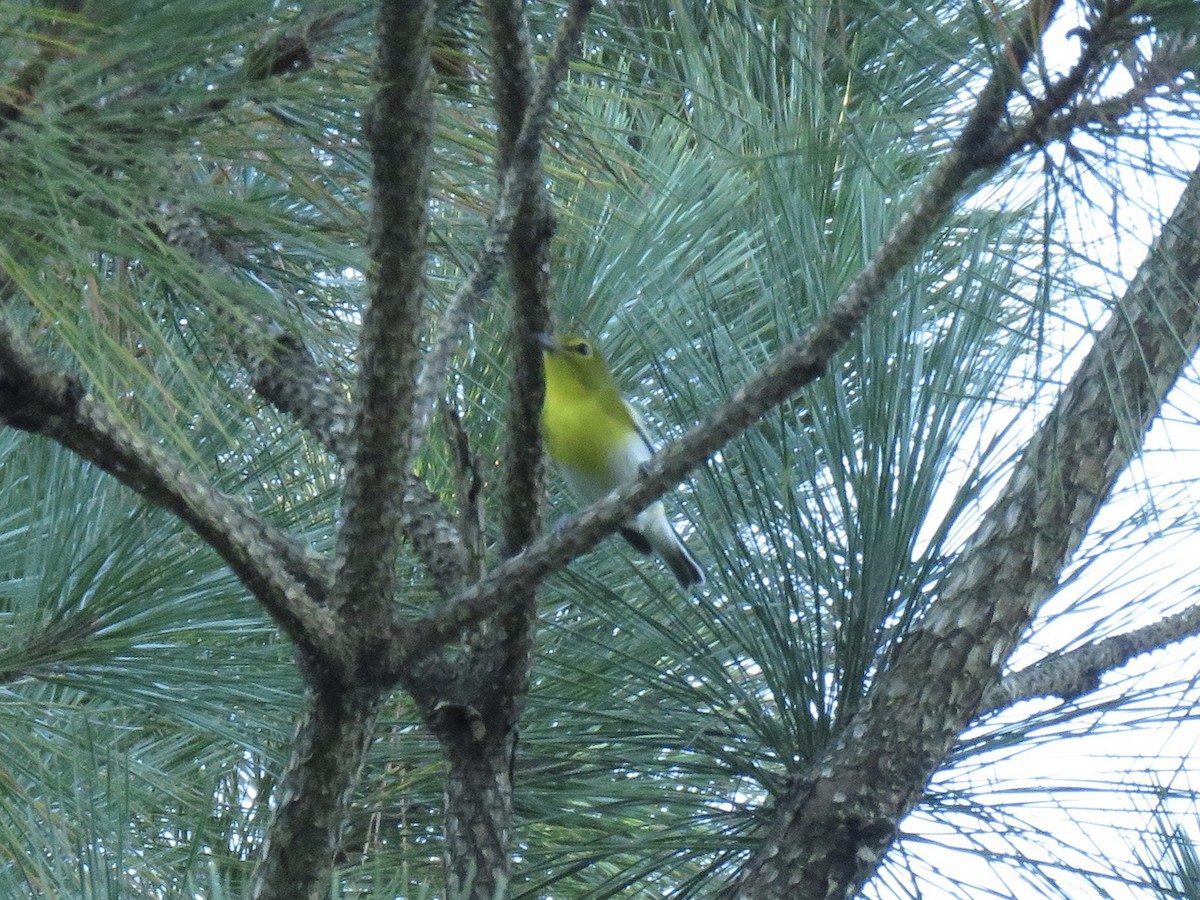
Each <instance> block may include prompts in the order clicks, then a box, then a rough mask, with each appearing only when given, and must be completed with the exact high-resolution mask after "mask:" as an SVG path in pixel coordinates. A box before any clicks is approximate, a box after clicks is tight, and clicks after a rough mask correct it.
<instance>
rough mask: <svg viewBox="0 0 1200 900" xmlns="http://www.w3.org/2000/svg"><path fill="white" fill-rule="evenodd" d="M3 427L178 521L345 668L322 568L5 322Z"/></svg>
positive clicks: (299, 634) (305, 641)
mask: <svg viewBox="0 0 1200 900" xmlns="http://www.w3.org/2000/svg"><path fill="white" fill-rule="evenodd" d="M0 419H2V420H3V421H4V422H5V423H6V424H8V425H10V426H11V427H13V428H20V429H22V430H25V431H30V432H33V433H35V434H40V435H42V436H44V437H48V438H51V439H53V440H55V441H57V442H58V443H60V444H62V445H63V446H64V447H66V448H67V449H69V450H72V451H74V452H75V453H77V454H78V455H79V456H80V457H82V458H83V459H86V460H88V461H89V462H91V463H94V464H95V465H97V466H99V467H100V468H102V469H103V470H104V471H106V472H108V473H110V474H111V475H113V476H114V477H116V478H117V479H118V480H119V481H120V482H121V483H122V484H124V485H126V486H127V487H130V488H132V489H133V490H134V491H136V492H137V493H138V494H139V495H141V496H142V497H144V498H145V499H147V500H149V501H150V502H152V503H154V504H156V505H158V506H161V507H163V508H164V509H167V510H169V511H171V512H173V513H175V515H177V516H179V518H180V519H182V520H183V521H184V522H186V523H187V524H188V525H189V526H191V528H192V529H193V530H194V531H195V532H196V533H197V534H198V535H200V537H201V538H203V539H204V541H205V542H206V543H208V544H209V546H211V547H212V548H213V549H214V550H216V551H217V553H219V554H220V555H221V557H222V558H223V559H224V560H225V561H226V562H227V563H228V564H229V566H230V567H231V568H232V569H233V571H234V572H235V573H236V574H237V576H238V578H240V579H241V581H242V583H243V584H245V585H246V587H247V588H248V589H249V590H250V592H251V593H253V594H254V596H255V597H257V598H258V599H259V600H260V601H261V602H262V604H263V605H264V606H265V607H266V609H267V611H268V612H269V613H270V614H271V616H272V618H274V619H275V621H276V622H277V623H278V624H279V626H280V627H281V628H282V629H283V630H284V631H285V632H286V633H287V634H288V636H289V637H291V638H292V639H293V640H294V641H296V643H297V644H298V645H299V646H300V647H301V648H303V649H304V650H306V651H308V652H309V653H310V654H311V655H312V656H313V658H315V659H320V660H323V661H325V662H326V664H327V665H329V666H330V667H332V668H334V669H337V668H340V667H341V666H343V665H345V662H346V661H347V660H348V659H349V657H348V655H347V651H346V648H345V645H344V644H343V642H342V639H341V637H340V635H339V634H338V631H337V628H336V625H335V623H334V621H333V618H332V617H331V616H330V615H329V613H328V612H327V611H326V610H325V609H324V608H323V607H322V606H320V605H319V604H320V603H321V602H322V601H323V600H324V599H325V596H326V594H327V592H328V590H329V587H330V579H329V577H328V575H327V573H326V572H325V570H324V568H323V561H322V560H321V559H320V558H319V557H317V556H316V555H315V554H313V553H312V551H311V550H309V549H308V548H307V547H304V546H302V545H300V544H298V543H297V542H295V541H294V540H292V539H291V538H290V537H289V536H288V535H286V534H284V533H283V532H281V531H279V530H278V529H276V528H274V527H273V526H271V525H269V524H268V523H266V522H264V521H263V520H262V519H260V518H259V517H258V516H257V515H256V514H255V513H254V512H253V511H252V510H250V509H249V508H248V507H246V506H245V504H243V503H240V502H238V501H236V500H233V499H231V498H230V497H227V496H225V495H224V494H221V493H219V492H218V491H216V490H214V489H213V488H211V487H210V486H208V485H206V484H204V483H202V482H199V481H197V480H196V479H195V478H193V477H192V476H191V474H189V473H188V472H187V471H186V470H185V469H184V468H183V466H182V465H181V464H180V463H179V462H178V461H177V460H176V459H174V458H173V457H171V456H170V455H168V454H167V453H166V452H165V451H163V450H162V449H161V448H160V447H159V446H158V445H157V444H154V443H152V442H151V441H149V440H147V439H146V438H145V437H144V436H143V435H141V434H138V433H137V432H135V431H133V430H132V429H131V428H129V427H128V426H127V425H125V424H124V423H122V422H121V421H120V420H118V419H117V418H116V417H115V416H113V415H112V413H111V412H110V411H109V410H108V408H107V407H105V406H104V405H103V404H101V403H98V402H97V401H96V400H94V399H92V398H91V397H90V396H88V395H87V393H86V391H85V390H84V387H83V385H82V384H81V383H80V382H79V381H78V380H77V379H76V378H74V377H73V376H71V375H68V374H66V373H65V372H61V371H58V370H56V369H54V368H53V367H51V366H50V365H49V364H48V363H46V362H45V361H43V360H41V359H39V358H38V357H37V356H36V355H35V354H34V353H33V352H32V351H31V350H30V349H29V348H27V347H26V346H24V345H23V344H22V343H21V342H20V340H19V339H18V338H17V337H16V335H15V334H14V333H13V331H12V329H11V328H10V327H9V325H8V324H7V323H5V322H3V321H0Z"/></svg>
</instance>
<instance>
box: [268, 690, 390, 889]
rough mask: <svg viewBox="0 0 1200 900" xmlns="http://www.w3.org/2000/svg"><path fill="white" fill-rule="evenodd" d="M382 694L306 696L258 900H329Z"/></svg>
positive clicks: (278, 800) (360, 692) (339, 692)
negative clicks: (340, 847) (331, 879)
mask: <svg viewBox="0 0 1200 900" xmlns="http://www.w3.org/2000/svg"><path fill="white" fill-rule="evenodd" d="M380 699H381V694H380V692H379V691H378V689H377V688H376V687H375V686H374V685H368V686H367V687H366V688H365V689H364V688H362V687H355V686H353V685H346V684H343V683H339V682H338V681H335V680H329V681H322V682H321V683H319V685H318V686H317V687H316V688H310V689H309V690H308V692H307V693H306V695H305V703H304V717H303V719H302V720H301V724H300V729H299V731H298V732H297V733H296V738H295V741H294V744H293V750H292V758H291V761H290V762H289V763H288V768H287V771H286V774H285V775H284V777H283V780H282V781H281V782H280V785H279V788H278V790H277V792H276V796H275V802H276V804H277V809H278V812H277V814H276V816H275V819H274V820H273V821H272V822H271V827H270V829H269V831H268V832H267V839H266V841H265V843H264V846H263V849H262V857H263V861H262V864H261V865H260V866H259V867H258V870H257V871H256V872H255V875H254V885H253V894H252V896H253V897H254V898H255V900H322V898H326V897H328V896H329V884H330V876H331V873H332V872H333V862H334V856H335V854H336V853H337V850H338V847H339V846H340V845H341V835H342V827H343V825H344V823H345V820H346V816H347V814H348V812H349V809H350V801H351V799H352V797H353V793H354V788H355V786H356V785H357V784H358V778H359V774H360V773H361V771H362V766H363V761H364V760H365V759H366V754H367V749H368V748H369V747H370V745H371V735H372V731H373V729H374V725H375V717H376V714H377V713H378V711H379V706H380Z"/></svg>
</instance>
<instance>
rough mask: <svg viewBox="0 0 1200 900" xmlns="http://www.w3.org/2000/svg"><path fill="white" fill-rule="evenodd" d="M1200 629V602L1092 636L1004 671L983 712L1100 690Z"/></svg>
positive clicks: (990, 691)
mask: <svg viewBox="0 0 1200 900" xmlns="http://www.w3.org/2000/svg"><path fill="white" fill-rule="evenodd" d="M1198 634H1200V605H1198V606H1191V607H1189V608H1187V609H1185V610H1183V611H1182V612H1178V613H1175V614H1174V615H1171V616H1167V617H1166V618H1163V619H1160V620H1159V621H1157V622H1153V623H1151V624H1149V625H1146V626H1144V627H1142V628H1137V629H1135V630H1133V631H1130V632H1126V633H1125V634H1116V635H1113V636H1112V637H1107V638H1104V639H1103V640H1099V641H1093V642H1091V643H1089V644H1084V645H1083V646H1082V647H1076V648H1075V649H1074V650H1070V651H1068V652H1066V653H1061V654H1059V655H1057V656H1051V657H1048V658H1047V659H1043V660H1041V661H1040V662H1036V663H1034V664H1033V665H1031V666H1027V667H1026V668H1024V669H1021V670H1020V671H1019V672H1013V673H1012V674H1010V675H1006V676H1005V677H1004V679H1003V680H1002V681H1000V682H998V683H996V684H993V685H992V686H991V687H990V688H988V690H987V692H986V693H985V694H984V696H983V701H982V704H981V706H980V712H979V715H980V716H981V717H982V716H986V715H990V714H991V713H994V712H999V711H1000V710H1001V709H1005V708H1007V707H1009V706H1012V705H1013V704H1015V703H1020V702H1021V701H1022V700H1034V699H1036V698H1038V697H1061V698H1062V699H1063V700H1074V699H1075V698H1076V697H1081V696H1083V695H1084V694H1089V693H1091V692H1092V691H1095V690H1097V689H1099V687H1100V679H1101V678H1103V677H1104V675H1105V674H1107V673H1108V672H1111V671H1113V670H1115V669H1119V668H1121V667H1122V666H1124V665H1125V664H1126V663H1128V662H1130V661H1131V660H1133V659H1134V657H1137V656H1141V655H1142V654H1143V653H1150V652H1151V651H1154V650H1161V649H1163V648H1164V647H1166V646H1168V645H1170V644H1174V643H1177V642H1179V641H1182V640H1184V639H1186V638H1190V637H1195V636H1196V635H1198Z"/></svg>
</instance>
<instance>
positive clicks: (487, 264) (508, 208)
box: [412, 0, 594, 448]
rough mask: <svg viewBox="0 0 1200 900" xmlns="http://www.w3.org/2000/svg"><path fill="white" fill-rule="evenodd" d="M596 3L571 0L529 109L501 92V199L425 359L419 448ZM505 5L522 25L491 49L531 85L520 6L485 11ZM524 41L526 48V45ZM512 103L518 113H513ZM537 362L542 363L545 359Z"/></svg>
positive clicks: (531, 188)
mask: <svg viewBox="0 0 1200 900" xmlns="http://www.w3.org/2000/svg"><path fill="white" fill-rule="evenodd" d="M593 2H594V0H572V3H571V5H570V6H569V7H568V11H567V16H566V18H565V19H564V20H563V23H562V26H561V27H560V29H559V32H558V36H557V37H556V39H555V42H554V47H553V48H552V49H551V51H550V58H549V59H548V61H547V63H546V69H545V71H544V72H543V73H542V77H541V80H540V81H539V82H538V85H537V89H536V91H535V92H534V93H533V97H532V99H531V100H529V101H528V109H526V98H527V97H528V87H527V86H526V87H524V88H523V89H522V90H521V91H520V93H521V94H522V95H523V96H522V97H521V99H520V100H519V101H518V100H515V99H513V98H512V97H507V96H506V95H507V94H508V93H510V92H511V91H513V88H511V87H510V88H508V89H504V88H498V89H497V110H498V112H499V114H500V120H501V139H500V153H501V157H500V165H499V172H500V179H501V187H500V196H499V199H498V200H497V202H496V209H495V210H494V211H493V212H492V215H491V219H490V220H489V222H488V232H487V237H486V238H485V239H484V243H483V247H482V248H481V249H480V251H479V253H478V254H477V255H476V257H475V261H474V263H473V265H472V266H471V272H470V274H469V275H468V276H467V280H466V281H465V282H464V283H463V285H462V287H460V288H459V289H458V291H457V292H456V293H455V295H454V297H453V298H452V299H451V301H450V303H449V305H448V306H447V308H446V311H445V312H444V313H443V314H442V317H441V319H440V320H439V322H438V327H437V334H436V337H435V338H434V342H433V346H432V347H431V348H430V350H429V352H428V353H427V354H426V355H425V358H424V361H423V363H422V365H421V375H420V378H419V382H418V387H417V395H416V403H415V404H414V413H413V422H412V429H413V437H412V440H413V446H414V448H419V447H420V444H421V440H422V438H423V437H424V434H425V432H426V431H427V429H428V425H429V420H430V417H431V416H432V414H433V409H434V407H435V406H436V404H437V397H438V393H439V392H440V391H441V390H442V388H443V386H444V384H445V381H446V375H447V373H448V372H449V370H450V363H451V361H452V360H453V358H454V354H455V353H457V352H458V349H459V347H460V346H461V344H462V340H463V336H464V335H465V333H466V329H467V325H468V324H470V321H471V319H472V317H473V316H474V314H475V311H476V310H477V309H478V306H479V303H480V302H481V301H482V300H483V298H484V297H485V296H486V295H487V293H488V292H489V291H490V290H491V289H492V286H493V285H494V284H495V283H496V276H497V275H498V274H499V272H500V262H501V260H502V259H503V255H504V252H505V248H506V247H507V246H508V245H509V240H510V238H511V237H512V234H513V228H514V224H515V223H516V222H517V221H518V215H519V213H520V211H521V209H522V204H523V203H526V202H528V201H527V199H526V198H528V197H530V196H531V195H532V194H534V193H536V192H539V191H540V189H541V180H542V168H541V142H542V135H543V133H544V132H545V129H546V122H547V120H548V119H549V117H550V107H551V104H552V103H553V100H554V95H555V92H556V91H557V89H558V85H559V83H560V82H561V81H562V79H563V77H564V76H565V75H566V73H567V69H568V67H569V64H570V61H571V54H572V53H573V51H574V49H575V47H576V46H577V45H578V43H579V38H580V36H581V35H582V33H583V26H584V24H585V23H586V21H587V17H588V13H589V12H590V11H591V8H592V5H593ZM506 5H509V6H513V8H512V9H509V10H507V11H506V12H505V14H504V17H506V18H511V17H512V16H515V17H516V19H517V21H519V22H520V24H519V25H517V24H514V23H509V24H507V25H504V26H503V27H504V29H505V30H504V33H503V34H502V35H500V36H499V38H498V39H497V40H496V41H495V48H494V51H493V52H494V53H495V55H496V56H497V58H498V65H499V66H500V68H501V70H503V71H504V72H505V73H506V74H505V75H504V76H502V77H503V78H504V79H507V80H512V79H516V78H524V79H525V81H526V85H527V83H528V79H529V72H528V67H529V62H528V53H529V35H528V34H527V33H525V26H524V19H523V18H522V16H521V13H520V9H519V7H520V6H521V4H520V3H517V4H515V5H513V4H509V3H507V2H506V3H500V4H487V9H488V12H489V16H490V15H493V10H494V8H495V7H496V6H501V7H503V6H506ZM495 27H497V26H495V25H493V28H495ZM521 41H524V43H523V44H522V43H521ZM514 42H515V43H514ZM509 56H524V57H525V62H524V65H521V64H520V63H517V62H516V61H515V59H507V58H506V57H509ZM500 60H503V62H500ZM513 104H516V105H517V106H518V107H519V108H514V107H513ZM514 116H515V117H517V118H516V120H515V121H516V122H517V123H519V129H520V130H519V131H518V132H517V133H516V135H515V137H514V136H513V134H512V132H511V131H508V129H509V128H515V127H517V126H514V125H513V124H512V120H511V118H510V117H514ZM506 134H507V140H506ZM506 145H507V147H506ZM522 221H523V223H524V225H526V226H528V225H529V224H530V223H529V222H528V219H527V217H524V218H523V219H522ZM546 239H548V236H547V238H546ZM538 352H539V353H540V352H541V351H540V350H539V351H538ZM538 358H539V360H540V358H541V357H540V356H539V357H538Z"/></svg>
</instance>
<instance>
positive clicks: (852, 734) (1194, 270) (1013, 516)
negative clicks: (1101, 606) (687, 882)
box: [738, 170, 1200, 898]
mask: <svg viewBox="0 0 1200 900" xmlns="http://www.w3.org/2000/svg"><path fill="white" fill-rule="evenodd" d="M1198 284H1200V170H1197V171H1196V172H1195V173H1194V174H1193V176H1192V179H1191V181H1190V183H1189V184H1188V187H1187V189H1186V190H1185V192H1184V195H1183V199H1182V200H1181V201H1180V205H1179V208H1178V209H1177V210H1176V212H1175V214H1174V215H1173V216H1172V218H1171V220H1170V222H1168V224H1167V226H1166V227H1165V229H1164V231H1163V234H1162V235H1161V237H1160V238H1159V241H1158V242H1157V243H1156V245H1155V247H1154V249H1153V250H1152V251H1151V255H1150V258H1149V260H1148V261H1147V262H1146V263H1145V264H1144V265H1143V266H1142V269H1141V270H1140V271H1139V272H1138V275H1137V277H1136V278H1135V279H1134V281H1133V282H1132V284H1131V285H1130V287H1129V289H1128V291H1127V292H1126V294H1125V296H1124V297H1122V299H1121V300H1120V302H1119V303H1118V304H1117V306H1116V308H1115V309H1114V311H1113V314H1112V316H1111V319H1110V321H1109V323H1108V325H1107V326H1106V327H1105V328H1104V330H1103V331H1102V332H1101V333H1100V335H1099V336H1098V337H1097V339H1096V342H1095V344H1094V345H1093V347H1092V349H1091V351H1090V352H1089V353H1088V355H1087V357H1086V358H1085V360H1084V362H1083V364H1082V366H1081V367H1080V368H1079V370H1078V372H1076V374H1075V376H1074V377H1073V378H1072V379H1071V381H1070V383H1069V384H1068V386H1067V388H1066V390H1065V391H1064V392H1063V394H1062V395H1061V397H1060V398H1059V400H1058V402H1057V404H1056V405H1055V407H1054V409H1053V410H1052V411H1051V413H1050V415H1049V417H1048V418H1047V420H1046V422H1045V424H1044V425H1043V426H1042V428H1041V429H1040V430H1039V432H1038V434H1037V435H1036V436H1035V437H1034V439H1033V440H1032V441H1031V442H1030V444H1029V446H1028V447H1027V448H1026V450H1025V453H1024V454H1023V456H1022V458H1021V459H1020V461H1019V462H1018V463H1017V466H1016V468H1015V470H1014V472H1013V475H1012V478H1011V479H1010V481H1009V483H1008V485H1007V487H1006V488H1005V489H1004V491H1003V492H1002V494H1001V496H1000V498H999V499H998V500H997V502H996V504H995V505H994V506H993V507H992V508H991V509H990V510H989V511H988V513H987V514H986V515H985V517H984V519H983V522H982V523H981V524H980V527H979V529H978V530H977V531H976V533H975V534H974V535H973V536H972V538H971V540H970V541H969V542H968V544H967V546H966V547H965V548H964V550H963V552H962V554H961V556H960V557H959V559H958V560H957V561H956V564H955V566H954V568H953V570H952V572H951V574H950V576H949V577H948V579H947V581H946V583H945V584H944V585H943V586H942V588H941V592H940V594H941V595H940V598H939V599H938V601H937V602H936V603H934V604H933V606H932V607H931V608H930V611H929V613H928V614H927V615H926V617H925V618H924V620H922V621H921V622H919V623H918V624H917V625H916V626H914V627H913V629H912V630H911V631H910V632H909V633H908V635H907V636H906V637H905V639H904V641H903V643H902V644H900V646H899V649H898V650H897V652H896V656H895V660H894V662H893V663H892V665H891V666H890V668H889V669H888V670H887V671H885V672H884V673H883V674H882V675H880V676H879V678H878V679H877V680H876V682H875V684H874V685H873V686H872V688H871V690H870V693H869V694H868V696H867V700H866V702H865V703H864V705H863V706H862V708H861V709H860V710H859V711H858V713H857V714H856V715H855V716H854V718H853V719H852V720H851V721H850V722H849V723H847V725H846V727H845V728H844V729H843V731H842V734H841V737H840V739H839V740H838V742H837V744H836V745H835V746H834V747H833V748H832V749H831V750H830V751H829V752H828V753H827V754H826V755H825V757H824V758H823V759H822V760H821V761H820V762H818V763H817V764H816V765H814V766H813V768H812V769H811V770H810V771H809V773H808V774H807V775H806V776H805V777H803V778H801V779H799V780H797V781H796V782H795V783H794V784H793V785H792V787H791V788H790V789H789V790H788V791H787V793H786V795H785V796H783V797H781V798H780V799H779V802H778V805H777V809H776V814H775V821H774V823H773V824H772V826H771V827H770V829H769V830H768V832H767V836H766V840H765V841H764V842H763V844H762V846H761V847H760V849H759V851H758V852H757V853H756V854H755V857H754V859H752V861H751V863H750V864H749V865H748V866H747V868H746V870H745V873H744V875H743V879H742V881H741V883H740V884H739V887H738V896H739V897H754V898H765V897H780V898H782V897H797V896H803V897H810V896H811V897H849V896H850V895H851V894H852V893H853V892H854V891H856V890H857V889H858V887H859V886H860V885H861V884H862V883H863V881H865V879H866V878H867V877H868V876H869V875H870V874H871V873H872V872H874V870H875V867H876V866H877V865H878V862H879V860H880V859H881V858H882V856H883V853H884V852H885V851H886V849H887V848H888V846H889V845H890V844H891V842H892V840H893V839H894V837H895V835H896V831H897V825H898V823H899V821H900V819H901V818H902V817H903V816H904V815H905V814H906V813H907V812H908V811H909V810H910V809H912V807H913V806H914V805H915V804H916V803H917V802H918V800H919V799H920V797H921V795H922V793H923V791H924V789H925V785H926V784H927V782H928V780H929V778H930V776H931V775H932V774H933V773H934V771H936V769H937V767H938V765H940V763H941V762H942V760H943V759H944V758H945V756H946V754H947V753H948V752H949V750H950V748H951V746H952V745H953V742H954V741H955V740H956V739H957V737H958V735H959V734H960V733H961V732H962V730H963V729H964V728H965V727H966V725H967V723H968V722H969V721H970V720H971V719H972V718H973V717H974V716H975V714H976V711H977V710H978V709H979V708H980V704H981V702H982V698H983V694H984V692H985V691H986V690H987V689H989V688H990V687H991V686H992V685H993V684H995V683H996V681H997V680H998V679H999V674H1000V670H1001V668H1002V667H1003V665H1004V663H1005V661H1006V660H1007V659H1008V657H1009V655H1010V654H1011V653H1012V650H1013V648H1014V647H1015V646H1016V644H1017V641H1018V639H1019V638H1020V635H1021V633H1022V632H1023V631H1024V630H1025V628H1026V627H1028V624H1029V622H1030V620H1031V619H1032V617H1033V615H1034V614H1035V613H1036V611H1037V609H1038V608H1039V607H1040V606H1041V604H1042V603H1043V602H1044V601H1045V599H1046V598H1047V597H1048V596H1050V594H1051V593H1052V592H1053V591H1054V590H1055V588H1056V587H1057V584H1058V581H1059V578H1060V576H1061V573H1062V570H1063V567H1064V566H1065V565H1066V562H1067V560H1068V559H1069V558H1070V556H1071V554H1072V553H1073V552H1074V551H1075V549H1076V548H1077V547H1078V545H1079V542H1080V541H1081V540H1082V538H1083V535H1084V534H1085V533H1086V531H1087V529H1088V526H1089V524H1090V523H1091V521H1092V518H1093V517H1094V516H1095V514H1096V512H1097V511H1098V510H1099V508H1100V506H1101V505H1102V504H1103V503H1104V501H1105V500H1106V499H1107V498H1108V495H1109V493H1110V491H1111V490H1112V486H1113V484H1114V483H1115V481H1116V479H1117V477H1118V475H1120V473H1121V472H1122V471H1123V469H1124V468H1125V467H1126V466H1127V465H1128V463H1129V461H1130V460H1131V459H1132V458H1133V456H1134V455H1135V454H1136V453H1137V452H1138V449H1139V448H1140V446H1141V442H1142V440H1143V439H1144V435H1145V432H1146V429H1147V428H1148V427H1149V426H1150V423H1151V422H1152V421H1153V420H1154V419H1155V418H1156V417H1157V416H1158V414H1159V410H1160V409H1161V405H1162V402H1163V399H1164V398H1165V396H1166V394H1167V392H1168V391H1169V390H1170V388H1171V386H1172V385H1173V384H1174V382H1175V380H1176V378H1178V376H1179V374H1180V373H1181V372H1182V371H1183V369H1184V367H1185V366H1186V365H1187V363H1188V362H1189V360H1190V359H1191V358H1192V356H1193V355H1194V354H1195V353H1196V351H1197V349H1198V348H1200V303H1197V299H1196V288H1197V285H1198Z"/></svg>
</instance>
